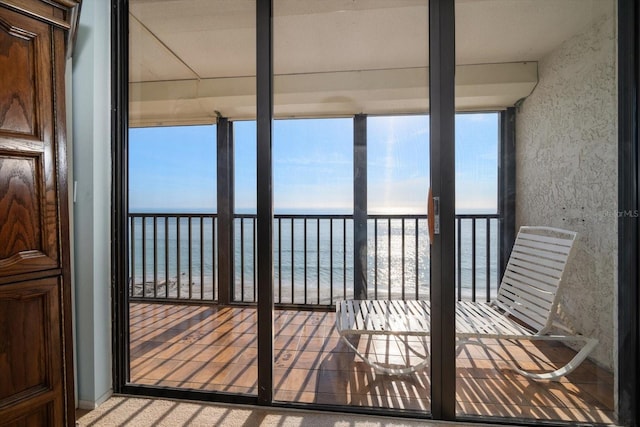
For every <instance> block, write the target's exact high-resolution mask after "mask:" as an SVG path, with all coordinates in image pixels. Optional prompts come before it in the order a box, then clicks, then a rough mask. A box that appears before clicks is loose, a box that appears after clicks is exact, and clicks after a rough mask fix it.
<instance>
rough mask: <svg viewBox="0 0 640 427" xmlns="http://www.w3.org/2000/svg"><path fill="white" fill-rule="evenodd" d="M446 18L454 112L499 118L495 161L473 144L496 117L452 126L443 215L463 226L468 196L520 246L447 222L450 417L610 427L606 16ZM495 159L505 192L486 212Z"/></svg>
mask: <svg viewBox="0 0 640 427" xmlns="http://www.w3.org/2000/svg"><path fill="white" fill-rule="evenodd" d="M455 15H456V98H455V99H456V109H457V110H467V111H472V110H476V109H477V108H478V107H487V106H492V105H493V106H495V107H496V108H500V109H504V107H506V109H504V112H503V113H501V115H500V120H501V122H502V131H503V134H504V135H505V136H506V138H505V140H504V141H503V144H502V145H501V146H500V149H499V150H497V149H496V145H495V140H493V141H487V140H486V139H484V138H481V137H479V136H480V135H482V134H483V131H482V129H485V128H487V127H488V126H495V125H494V123H495V121H496V119H497V118H498V116H496V115H482V114H467V115H465V116H462V117H460V118H459V120H457V122H456V133H457V137H458V138H459V139H460V140H461V142H462V141H464V142H463V143H464V148H463V151H461V152H459V153H456V163H457V165H458V167H457V169H456V177H457V178H459V179H458V180H457V182H456V190H457V198H456V211H457V213H473V212H469V211H468V209H469V207H470V206H468V204H467V200H466V196H465V195H467V194H469V195H472V196H473V197H475V198H476V199H477V203H478V207H480V206H482V209H486V210H487V213H497V212H498V211H501V212H502V213H503V214H504V215H506V216H507V217H510V218H503V221H508V222H510V224H512V226H511V227H512V230H510V231H508V232H510V233H517V234H512V235H511V236H512V237H511V239H506V238H505V239H501V240H500V239H499V236H498V235H497V234H496V231H497V228H498V227H497V226H498V224H497V223H496V222H495V221H489V220H487V221H485V220H480V219H478V218H476V217H475V216H473V215H469V216H468V217H465V219H462V220H461V221H460V222H459V223H458V233H460V235H461V236H462V237H461V239H462V240H461V242H462V248H461V253H462V254H463V257H462V258H463V262H462V264H461V265H460V264H459V266H458V269H459V272H460V275H459V277H458V282H457V292H458V295H457V301H458V302H457V305H458V307H459V309H458V310H457V311H456V323H457V325H458V329H459V330H462V331H463V332H462V333H461V334H458V341H457V342H458V352H457V358H456V363H457V367H456V368H457V369H456V413H457V414H458V415H464V416H482V417H501V418H510V419H513V418H516V419H521V420H523V421H531V420H533V419H535V420H546V421H552V422H559V421H564V422H568V423H575V422H581V423H590V424H591V423H604V424H609V423H615V421H616V418H615V415H614V413H615V412H614V366H615V364H616V360H615V357H614V355H615V352H614V348H615V346H614V337H615V336H616V325H615V323H616V322H615V314H616V312H617V307H616V303H615V294H616V292H617V290H616V270H615V269H616V265H617V245H618V232H617V222H618V213H617V182H618V181H617V180H618V177H617V167H618V166H617V161H616V159H617V155H618V143H617V137H618V129H617V107H618V104H617V86H616V76H617V67H616V34H617V30H616V4H615V2H614V1H608V0H596V1H573V0H549V1H545V0H535V1H526V0H525V1H518V2H510V1H480V2H469V1H464V0H458V1H456V4H455ZM473 85H476V87H477V88H478V89H477V90H471V88H472V87H473ZM509 139H510V141H509ZM460 148H462V147H460ZM497 156H500V158H501V161H502V173H503V175H502V176H503V177H508V176H509V175H510V174H511V178H510V179H511V180H512V182H511V183H504V182H503V183H502V184H501V185H505V186H509V187H510V189H511V191H510V192H507V191H506V188H505V190H504V193H505V194H503V198H502V199H501V200H496V199H491V200H490V199H489V197H488V195H489V194H490V193H489V191H488V189H489V186H495V185H496V184H497V183H498V181H497V179H496V177H495V176H494V177H492V179H491V182H487V181H486V175H485V166H486V165H487V163H488V162H490V161H491V159H494V158H496V157H497ZM500 204H501V205H500ZM469 231H470V232H471V233H470V238H467V237H466V236H467V235H468V232H469ZM505 234H506V233H505ZM485 236H486V237H485ZM516 236H517V237H516ZM514 237H516V238H515V241H514ZM485 238H488V239H490V244H488V245H484V244H483V243H482V242H483V239H485ZM459 239H460V237H459ZM498 240H500V243H501V244H502V245H503V249H506V250H508V252H506V254H507V255H508V254H509V253H510V257H505V258H504V259H503V262H502V263H501V264H500V265H496V264H494V263H492V262H491V254H492V253H495V251H496V250H497V246H496V245H495V243H497V242H498ZM459 241H460V240H459ZM494 242H495V243H494ZM465 253H468V254H471V255H472V256H471V257H470V261H471V262H470V263H466V262H465V261H464V258H465V257H464V254H465ZM507 261H508V262H507ZM498 276H499V278H498ZM490 301H494V302H495V301H497V304H495V303H494V305H489V302H490ZM505 315H506V317H505ZM496 316H497V317H496ZM491 319H494V320H491ZM479 324H482V325H483V326H481V327H480V326H478V325H479ZM583 354H584V355H586V356H588V357H587V359H586V360H583V357H582V356H583Z"/></svg>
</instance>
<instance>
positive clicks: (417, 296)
mask: <svg viewBox="0 0 640 427" xmlns="http://www.w3.org/2000/svg"><path fill="white" fill-rule="evenodd" d="M418 231H419V230H418V218H416V225H415V231H414V233H413V234H414V235H415V238H416V300H418V299H420V298H419V293H420V292H419V288H420V283H419V282H420V273H419V262H418V260H419V258H420V252H418V235H419V233H418Z"/></svg>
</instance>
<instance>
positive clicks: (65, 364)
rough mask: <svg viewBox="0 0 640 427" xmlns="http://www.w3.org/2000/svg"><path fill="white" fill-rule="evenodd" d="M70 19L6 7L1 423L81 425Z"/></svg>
mask: <svg viewBox="0 0 640 427" xmlns="http://www.w3.org/2000/svg"><path fill="white" fill-rule="evenodd" d="M15 3H17V4H15ZM66 13H68V9H64V8H59V7H56V6H55V5H54V4H52V3H45V2H40V1H28V0H27V1H24V0H21V1H18V2H16V1H13V2H11V1H9V2H6V1H0V425H5V424H8V425H18V426H23V425H24V426H32V425H33V426H55V425H73V424H74V407H75V405H74V402H73V375H72V371H73V370H72V366H71V361H72V356H71V351H72V344H71V340H72V336H71V317H70V314H71V307H70V305H71V294H70V291H71V290H70V281H69V225H68V201H67V200H68V199H67V182H66V175H67V170H66V154H65V153H66V147H65V133H64V132H65V131H64V129H65V120H64V111H65V109H64V77H63V76H64V64H65V32H66V31H67V29H66V28H65V24H64V22H65V18H66V15H65V14H66ZM56 21H57V23H55V22H56Z"/></svg>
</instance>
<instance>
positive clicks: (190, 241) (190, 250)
mask: <svg viewBox="0 0 640 427" xmlns="http://www.w3.org/2000/svg"><path fill="white" fill-rule="evenodd" d="M187 220H188V221H189V225H188V227H187V230H188V232H189V239H188V240H187V246H188V249H187V254H188V255H187V257H188V258H187V261H188V262H187V265H188V267H189V299H193V289H192V287H193V273H192V270H193V265H192V264H193V248H192V246H193V227H192V222H193V221H192V218H191V217H187Z"/></svg>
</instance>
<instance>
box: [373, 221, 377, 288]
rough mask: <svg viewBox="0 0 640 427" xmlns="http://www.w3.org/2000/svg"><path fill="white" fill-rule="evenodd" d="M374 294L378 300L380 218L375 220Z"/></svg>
mask: <svg viewBox="0 0 640 427" xmlns="http://www.w3.org/2000/svg"><path fill="white" fill-rule="evenodd" d="M373 294H374V297H375V299H378V218H374V219H373Z"/></svg>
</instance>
